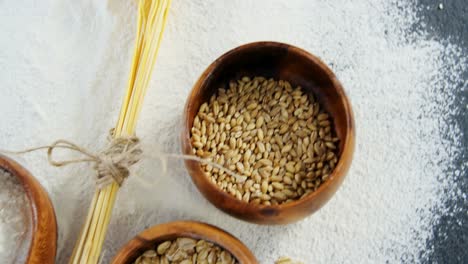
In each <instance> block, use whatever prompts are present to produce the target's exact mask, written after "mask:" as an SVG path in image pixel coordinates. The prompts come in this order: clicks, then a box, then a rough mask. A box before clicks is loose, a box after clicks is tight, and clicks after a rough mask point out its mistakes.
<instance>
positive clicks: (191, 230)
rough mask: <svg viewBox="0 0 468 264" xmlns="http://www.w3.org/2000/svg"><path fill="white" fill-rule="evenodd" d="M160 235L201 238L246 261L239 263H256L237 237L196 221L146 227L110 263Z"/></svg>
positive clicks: (115, 263) (116, 262) (123, 259)
mask: <svg viewBox="0 0 468 264" xmlns="http://www.w3.org/2000/svg"><path fill="white" fill-rule="evenodd" d="M161 237H171V238H168V239H175V238H177V237H191V238H195V239H203V240H206V241H209V242H212V243H214V244H216V245H218V246H220V247H222V248H224V249H225V250H227V251H229V252H230V253H231V254H232V255H233V256H234V257H235V258H236V259H237V260H239V261H243V260H244V261H248V262H241V263H251V264H255V263H258V261H257V260H256V258H255V256H254V255H253V253H252V252H251V251H250V249H248V248H247V246H245V245H244V243H242V241H240V240H239V239H238V238H236V237H235V236H233V235H232V234H230V233H228V232H227V231H225V230H223V229H221V228H219V227H216V226H213V225H210V224H207V223H203V222H198V221H173V222H168V223H163V224H158V225H154V226H152V227H150V228H147V229H145V230H143V231H142V232H140V233H139V234H138V235H136V236H135V237H134V238H133V239H131V240H130V241H128V242H127V243H126V244H125V245H124V246H123V247H121V249H120V250H119V251H118V253H117V255H115V257H114V259H113V260H112V262H111V263H113V264H120V263H127V261H129V259H128V258H129V253H133V252H135V251H138V250H141V249H142V248H143V247H145V245H146V244H148V243H156V241H157V240H158V239H159V238H161Z"/></svg>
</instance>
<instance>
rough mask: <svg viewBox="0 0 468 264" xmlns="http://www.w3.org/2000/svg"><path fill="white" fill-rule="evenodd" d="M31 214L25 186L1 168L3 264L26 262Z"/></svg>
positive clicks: (0, 224)
mask: <svg viewBox="0 0 468 264" xmlns="http://www.w3.org/2000/svg"><path fill="white" fill-rule="evenodd" d="M30 222H31V213H30V207H29V202H28V200H27V197H26V194H25V192H24V189H23V186H21V184H20V183H19V181H18V179H17V178H16V177H14V176H13V175H11V174H10V173H9V172H7V171H5V170H3V169H1V168H0V259H1V260H2V263H16V262H15V261H18V263H20V262H21V261H24V259H23V258H22V257H23V256H24V254H25V253H27V252H28V251H27V250H28V247H29V243H30V242H29V241H30V239H31V237H30Z"/></svg>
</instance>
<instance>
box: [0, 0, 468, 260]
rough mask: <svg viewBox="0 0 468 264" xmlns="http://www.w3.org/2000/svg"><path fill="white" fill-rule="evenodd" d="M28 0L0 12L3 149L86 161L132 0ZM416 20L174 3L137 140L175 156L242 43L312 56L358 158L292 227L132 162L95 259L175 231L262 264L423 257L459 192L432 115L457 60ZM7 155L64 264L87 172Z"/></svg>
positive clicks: (441, 107)
mask: <svg viewBox="0 0 468 264" xmlns="http://www.w3.org/2000/svg"><path fill="white" fill-rule="evenodd" d="M33 2H34V1H27V0H24V1H16V2H14V3H13V2H8V3H7V1H4V2H0V20H1V23H0V30H1V31H2V32H4V34H6V35H8V38H3V39H2V40H0V68H1V69H2V71H0V85H1V86H2V87H4V88H2V89H3V90H4V92H3V90H2V97H0V109H1V111H2V112H3V113H4V115H3V118H4V119H5V120H4V122H5V123H6V124H8V126H2V127H0V146H1V147H2V148H10V149H19V148H23V147H27V146H35V145H42V144H44V143H48V142H51V141H52V140H54V139H56V138H66V139H70V140H73V141H74V142H77V143H83V144H84V146H85V147H88V148H91V149H93V148H94V149H96V148H98V147H97V146H100V145H102V143H103V141H104V140H105V136H106V133H107V131H108V129H109V128H110V127H112V126H113V124H114V122H115V120H116V118H117V111H118V108H119V106H120V103H121V97H122V95H123V92H124V91H123V90H124V87H125V84H126V81H127V80H126V78H127V74H128V69H129V65H130V58H131V53H132V49H133V39H134V32H135V19H136V14H135V13H136V4H135V1H123V0H109V1H98V0H90V1H59V0H44V1H41V3H40V4H38V3H35V2H34V3H33ZM415 11H416V10H415V8H414V7H413V6H412V5H410V4H407V3H401V2H397V1H387V0H356V1H338V0H332V1H319V0H294V1H280V0H258V1H240V0H236V1H228V0H224V1H219V0H204V1H201V0H200V1H192V0H174V1H173V5H172V9H171V12H170V17H169V20H168V25H167V30H166V32H165V36H164V41H163V43H162V46H161V49H160V55H159V58H158V61H157V65H156V67H155V73H154V74H153V79H152V81H151V84H150V89H149V91H148V94H147V98H146V99H145V105H144V107H143V112H142V116H141V119H140V120H139V126H138V129H137V131H138V136H140V137H141V138H142V141H143V143H144V144H145V148H146V150H147V152H148V153H151V152H153V153H154V151H155V150H160V151H164V152H179V151H180V149H179V146H178V145H179V143H178V142H179V137H178V135H179V133H180V127H181V126H180V117H181V113H182V111H183V105H184V103H185V99H186V97H187V95H188V93H189V91H190V89H191V87H192V85H193V84H194V82H195V80H196V79H197V78H198V76H199V75H200V74H201V73H202V71H203V70H204V69H205V68H206V67H207V66H208V65H209V63H211V62H212V61H213V60H214V59H216V58H217V57H218V56H220V55H221V54H222V53H223V52H225V51H227V50H229V49H231V48H234V47H236V46H238V45H241V44H244V43H247V42H252V41H258V40H275V41H282V42H287V43H290V44H293V45H297V46H299V47H301V48H304V49H306V50H308V51H310V52H312V53H314V54H316V55H318V56H319V57H321V58H322V59H323V60H324V61H325V62H326V63H327V64H328V65H330V67H331V68H332V69H333V70H334V72H335V73H336V74H337V76H338V78H339V79H340V80H341V82H342V84H343V86H344V88H345V90H346V92H347V94H348V95H349V97H350V100H351V103H352V106H353V108H354V113H355V118H356V126H357V138H356V142H357V145H356V151H355V155H354V161H353V164H352V168H351V170H350V172H349V174H348V177H347V178H346V180H345V182H344V184H343V186H342V188H341V189H340V190H339V191H338V192H337V194H336V195H335V196H334V197H333V198H332V200H331V201H330V202H329V203H328V204H327V205H326V206H325V207H324V208H322V209H321V210H320V211H319V212H317V213H316V214H314V215H312V216H311V217H309V218H307V219H305V220H304V221H301V222H299V223H296V224H292V225H288V226H258V225H253V224H249V223H245V222H242V221H239V220H236V219H234V218H232V217H229V216H227V215H226V214H224V213H222V212H220V211H218V210H217V209H215V208H214V207H213V206H212V205H210V204H209V203H208V202H207V201H206V200H204V199H203V197H202V196H201V195H200V194H199V193H198V191H197V190H196V188H195V187H194V186H193V184H192V183H191V181H190V179H189V177H188V175H187V172H186V170H185V169H184V167H183V163H182V162H181V161H170V162H169V170H168V172H167V173H165V174H162V173H161V170H162V169H161V164H159V163H158V162H154V161H148V160H146V161H143V162H142V163H141V164H140V165H139V166H138V167H137V168H136V169H135V171H134V175H135V177H133V178H130V179H129V180H128V181H127V182H126V184H125V185H124V187H123V188H122V189H121V191H120V193H119V196H118V200H117V207H116V208H115V210H114V214H113V218H112V221H111V225H110V229H109V231H108V233H107V240H106V243H105V246H104V250H105V252H104V262H108V261H109V260H110V259H111V258H112V256H113V255H114V254H115V253H116V251H117V250H118V249H119V248H120V247H121V246H122V245H123V244H124V243H126V242H127V241H128V240H129V239H130V238H132V237H133V236H134V235H135V234H136V233H138V232H140V231H141V230H143V229H144V228H147V227H149V226H152V225H154V224H158V223H162V222H166V221H172V220H180V219H192V220H200V221H205V222H208V223H211V224H214V225H217V226H219V227H221V228H224V229H226V230H227V231H229V232H231V233H232V234H234V235H236V236H237V237H238V238H239V239H241V240H242V241H243V242H245V243H246V245H247V246H248V247H249V248H250V249H252V251H253V252H254V254H255V255H256V256H257V257H258V259H259V260H260V262H261V263H273V261H274V259H276V258H277V257H279V256H281V255H287V256H292V257H294V258H297V259H302V260H304V261H305V262H306V263H385V262H391V263H394V262H419V261H422V260H424V259H425V254H427V251H429V250H430V249H426V241H427V240H428V239H431V238H432V229H431V226H433V225H434V224H435V223H437V221H438V216H437V215H435V214H434V213H433V212H434V211H438V212H441V213H444V208H442V205H443V204H444V201H445V200H446V199H448V197H454V196H456V195H457V193H458V192H455V189H456V187H455V186H454V182H453V180H452V178H451V177H444V176H445V175H446V174H445V171H446V170H447V169H448V168H449V163H450V158H451V157H452V155H453V154H454V153H456V152H457V151H459V148H460V146H459V145H456V144H453V143H451V142H458V141H457V138H458V137H459V136H460V134H461V132H460V130H459V128H458V127H456V126H450V127H449V126H448V125H447V124H446V123H445V122H444V119H445V118H446V117H448V116H450V111H452V110H451V109H450V105H451V102H453V94H454V91H453V89H454V88H453V87H455V86H454V83H457V82H461V81H462V80H460V79H459V78H460V77H458V76H459V73H460V72H462V71H463V70H465V67H466V64H467V62H466V54H462V53H461V51H460V48H459V47H456V46H454V45H452V44H450V43H444V42H441V41H438V40H433V39H430V38H428V37H427V36H426V34H425V33H424V32H423V31H421V32H416V33H410V31H411V28H412V25H414V23H419V21H418V18H417V16H416V12H415ZM464 58H465V59H464ZM457 60H458V63H457V62H456V61H457ZM443 131H445V132H447V133H448V134H449V137H450V138H451V139H453V140H446V139H444V137H443V136H442V133H443ZM445 132H444V133H445ZM96 150H97V149H96ZM18 159H20V161H21V162H22V163H24V165H25V166H26V167H28V169H30V170H31V171H32V172H33V174H34V175H35V176H36V177H37V178H38V179H39V180H40V181H41V183H42V184H43V185H44V186H45V187H46V188H47V190H48V192H49V193H50V196H51V198H52V200H53V203H54V206H55V210H56V213H57V219H58V224H59V251H58V253H59V256H58V261H59V262H60V263H61V262H65V261H66V259H67V258H68V257H69V255H70V254H71V250H72V248H73V245H74V241H75V240H76V237H77V234H78V232H79V230H80V227H81V224H82V222H83V221H84V217H85V215H86V213H87V208H88V206H89V202H90V199H91V197H92V192H93V190H92V182H93V179H92V178H91V177H90V176H91V175H92V173H93V172H92V171H91V169H90V168H88V167H87V166H75V167H68V168H64V169H60V170H59V169H55V168H50V167H49V166H48V165H47V163H46V161H45V159H44V156H43V154H39V153H35V154H30V155H28V156H26V157H20V158H18ZM143 183H144V184H143ZM148 183H150V184H148ZM460 195H461V194H460ZM77 216H79V217H77ZM424 252H426V253H424Z"/></svg>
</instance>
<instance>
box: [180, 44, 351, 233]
mask: <svg viewBox="0 0 468 264" xmlns="http://www.w3.org/2000/svg"><path fill="white" fill-rule="evenodd" d="M181 136H182V137H181V140H182V148H183V152H184V154H187V155H194V154H195V155H196V156H198V157H199V158H201V159H203V160H204V161H206V160H207V161H209V162H210V163H206V162H200V161H193V160H187V161H186V162H185V165H186V167H187V169H188V172H189V174H190V176H191V178H192V180H193V182H194V183H195V185H196V186H197V188H198V189H199V190H200V191H201V193H202V194H203V195H204V196H205V197H206V198H207V199H208V200H209V201H210V202H211V203H213V204H214V205H215V206H216V207H218V208H219V209H221V210H223V211H224V212H226V213H228V214H230V215H232V216H235V217H237V218H240V219H243V220H246V221H250V222H254V223H259V224H287V223H292V222H295V221H298V220H300V219H303V218H304V217H306V216H308V215H310V214H312V213H313V212H315V211H317V210H318V209H320V208H321V207H322V206H323V205H325V204H326V203H327V202H328V201H329V200H330V198H331V197H332V196H333V194H334V193H335V192H336V191H337V189H338V188H339V186H340V185H341V183H342V182H343V180H344V178H345V176H346V173H347V172H348V169H349V167H350V165H351V160H352V156H353V152H354V144H355V130H354V119H353V113H352V110H351V105H350V103H349V100H348V98H347V96H346V94H345V92H344V90H343V87H342V86H341V84H340V82H339V81H338V80H337V78H336V77H335V75H334V74H333V72H332V71H331V70H330V69H329V68H328V67H327V66H326V65H325V64H324V63H323V62H322V61H321V60H320V59H318V58H317V57H315V56H314V55H312V54H310V53H308V52H306V51H304V50H302V49H300V48H297V47H294V46H291V45H288V44H283V43H277V42H256V43H250V44H246V45H243V46H240V47H238V48H235V49H233V50H231V51H229V52H227V53H226V54H224V55H222V56H221V57H220V58H218V59H217V60H215V61H214V62H213V63H212V64H211V65H210V66H208V68H207V69H206V70H205V71H204V72H203V74H202V75H201V77H200V78H199V79H198V81H197V82H196V84H195V86H194V87H193V89H192V91H191V93H190V95H189V97H188V99H187V103H186V105H185V109H184V116H183V131H182V135H181ZM218 165H220V166H218Z"/></svg>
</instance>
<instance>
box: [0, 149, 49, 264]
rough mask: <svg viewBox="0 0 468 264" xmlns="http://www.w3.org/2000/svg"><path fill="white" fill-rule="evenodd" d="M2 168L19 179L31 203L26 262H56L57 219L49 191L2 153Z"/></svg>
mask: <svg viewBox="0 0 468 264" xmlns="http://www.w3.org/2000/svg"><path fill="white" fill-rule="evenodd" d="M0 168H2V169H4V170H6V171H7V172H9V173H10V174H11V175H13V176H14V177H16V178H18V179H19V181H20V182H21V185H22V186H23V188H24V192H25V193H26V196H27V198H28V201H29V204H30V208H31V228H32V230H31V244H30V246H29V250H28V257H27V261H26V263H54V262H55V255H56V251H57V220H56V216H55V211H54V207H53V206H52V202H51V201H50V199H49V196H48V194H47V192H46V191H45V189H44V188H43V187H42V185H41V184H40V183H39V182H38V181H37V180H36V178H34V176H32V174H31V173H30V172H29V171H28V170H26V169H25V168H24V167H23V166H21V165H20V164H19V163H17V162H16V161H14V160H13V159H11V158H9V157H7V156H4V155H1V154H0Z"/></svg>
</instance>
